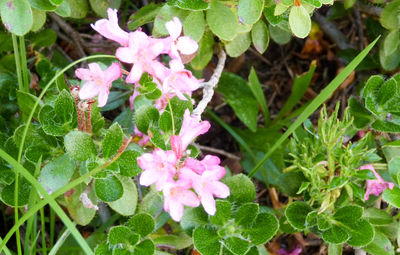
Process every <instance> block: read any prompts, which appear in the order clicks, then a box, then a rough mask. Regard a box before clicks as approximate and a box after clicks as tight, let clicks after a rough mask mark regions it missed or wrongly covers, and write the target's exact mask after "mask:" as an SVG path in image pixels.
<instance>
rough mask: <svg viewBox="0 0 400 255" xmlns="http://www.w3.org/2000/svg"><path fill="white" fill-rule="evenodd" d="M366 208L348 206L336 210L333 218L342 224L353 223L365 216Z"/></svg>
mask: <svg viewBox="0 0 400 255" xmlns="http://www.w3.org/2000/svg"><path fill="white" fill-rule="evenodd" d="M363 212H364V208H362V207H361V206H357V205H348V206H344V207H342V208H340V209H338V210H336V212H335V214H334V215H333V218H334V219H335V220H337V221H340V222H342V223H353V222H356V221H357V220H358V219H360V218H361V217H362V215H363Z"/></svg>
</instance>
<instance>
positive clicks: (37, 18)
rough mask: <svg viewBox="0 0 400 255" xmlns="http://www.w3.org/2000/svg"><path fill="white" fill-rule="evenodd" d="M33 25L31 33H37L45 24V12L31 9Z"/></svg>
mask: <svg viewBox="0 0 400 255" xmlns="http://www.w3.org/2000/svg"><path fill="white" fill-rule="evenodd" d="M32 17H33V24H32V28H31V31H32V32H37V31H39V30H40V29H41V28H42V27H43V26H44V24H45V23H46V12H45V11H41V10H37V9H35V8H32Z"/></svg>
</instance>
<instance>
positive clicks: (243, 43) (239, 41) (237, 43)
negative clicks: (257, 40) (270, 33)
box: [225, 33, 251, 58]
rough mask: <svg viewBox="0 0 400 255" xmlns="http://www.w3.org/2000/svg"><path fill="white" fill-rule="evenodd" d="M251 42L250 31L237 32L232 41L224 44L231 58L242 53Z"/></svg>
mask: <svg viewBox="0 0 400 255" xmlns="http://www.w3.org/2000/svg"><path fill="white" fill-rule="evenodd" d="M250 44H251V38H250V33H239V34H237V35H236V37H235V38H233V40H232V41H230V42H228V43H226V44H225V49H226V53H228V55H229V56H230V57H232V58H236V57H239V56H240V55H242V54H243V53H244V52H245V51H246V50H247V49H248V48H249V47H250Z"/></svg>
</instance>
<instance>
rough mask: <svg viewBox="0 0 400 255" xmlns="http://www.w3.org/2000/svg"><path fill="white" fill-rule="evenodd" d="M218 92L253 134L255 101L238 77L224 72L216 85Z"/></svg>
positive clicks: (255, 122)
mask: <svg viewBox="0 0 400 255" xmlns="http://www.w3.org/2000/svg"><path fill="white" fill-rule="evenodd" d="M217 90H218V92H220V93H221V94H222V95H223V96H224V97H225V100H226V102H227V103H228V104H229V105H230V106H231V107H232V108H233V110H234V111H235V113H236V115H237V116H238V118H239V119H240V120H241V121H242V122H243V123H244V124H245V125H246V126H247V127H248V128H249V129H250V130H251V131H253V132H255V131H256V129H257V113H258V106H257V101H256V100H254V99H255V98H254V96H253V94H252V92H251V90H250V88H249V87H248V85H247V82H246V81H245V80H243V79H242V78H241V77H240V76H238V75H235V74H233V73H227V72H224V73H222V75H221V78H220V80H219V83H218V88H217Z"/></svg>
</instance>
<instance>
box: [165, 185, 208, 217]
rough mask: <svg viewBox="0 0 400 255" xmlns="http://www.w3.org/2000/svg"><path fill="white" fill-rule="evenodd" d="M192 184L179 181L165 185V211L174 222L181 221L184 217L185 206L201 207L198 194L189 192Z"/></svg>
mask: <svg viewBox="0 0 400 255" xmlns="http://www.w3.org/2000/svg"><path fill="white" fill-rule="evenodd" d="M190 188H191V186H190V184H189V183H187V182H185V181H182V180H178V181H171V182H168V183H166V184H165V185H164V187H163V194H164V210H165V211H166V212H169V214H170V215H171V218H172V219H173V220H174V221H180V220H181V218H182V216H183V211H184V205H186V206H190V207H197V206H199V205H200V202H199V199H198V198H197V196H196V194H195V193H194V192H193V191H191V190H189V189H190Z"/></svg>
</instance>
